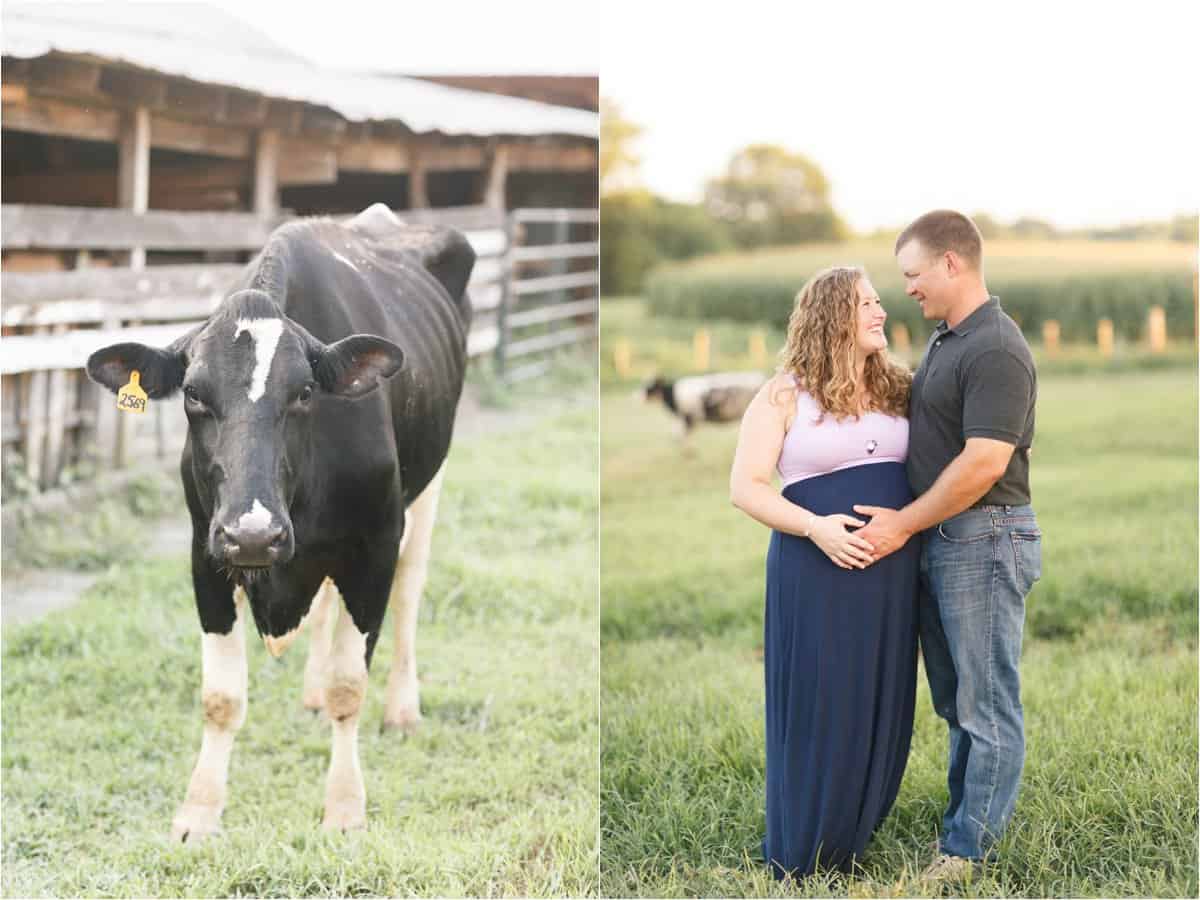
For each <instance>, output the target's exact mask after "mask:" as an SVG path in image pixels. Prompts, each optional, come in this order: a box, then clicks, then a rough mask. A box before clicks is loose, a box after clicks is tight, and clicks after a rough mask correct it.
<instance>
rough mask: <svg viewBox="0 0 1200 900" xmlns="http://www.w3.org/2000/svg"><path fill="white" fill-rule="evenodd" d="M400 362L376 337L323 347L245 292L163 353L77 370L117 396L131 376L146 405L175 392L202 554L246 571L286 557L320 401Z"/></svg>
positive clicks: (123, 356)
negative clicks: (184, 423)
mask: <svg viewBox="0 0 1200 900" xmlns="http://www.w3.org/2000/svg"><path fill="white" fill-rule="evenodd" d="M402 364H403V354H402V353H401V351H400V348H399V347H397V346H396V345H395V344H392V343H391V342H389V341H386V340H384V339H383V338H379V337H373V336H371V335H365V334H356V335H351V336H350V337H347V338H343V339H342V340H340V341H337V342H336V343H333V344H328V345H327V344H323V343H321V342H320V341H318V340H317V339H316V338H314V337H313V336H312V335H311V334H309V333H308V331H306V330H305V329H304V328H303V327H301V326H300V325H299V324H297V323H296V322H294V321H292V320H291V319H289V318H287V317H286V316H285V315H284V314H283V313H282V312H281V311H280V309H279V307H278V306H277V305H276V304H275V303H274V302H273V301H272V300H271V299H270V297H269V296H268V295H267V294H265V293H263V292H262V291H256V290H247V291H240V292H238V293H237V294H234V295H233V296H231V297H230V298H229V299H227V300H226V301H225V303H224V304H222V306H221V308H220V309H219V310H218V311H217V312H216V313H214V314H213V316H212V317H211V318H210V319H209V320H208V321H207V322H205V323H204V324H203V325H201V326H200V327H198V328H196V329H195V330H193V331H192V332H190V333H188V334H186V335H184V336H183V337H181V338H180V339H179V340H177V341H175V342H174V343H173V344H171V345H170V346H168V347H166V348H161V349H160V348H157V347H148V346H146V345H144V344H114V345H113V346H111V347H105V348H104V349H103V350H97V351H96V352H95V353H93V354H92V355H91V357H90V358H89V359H88V362H87V372H88V375H89V376H90V377H91V378H92V380H93V381H96V382H97V383H99V384H102V385H104V386H105V387H107V388H108V389H109V390H110V391H113V392H116V391H117V390H119V389H120V388H121V387H122V386H123V385H125V384H126V383H128V381H129V377H130V373H131V372H132V371H133V370H135V369H136V370H137V371H138V372H140V373H141V386H142V389H143V390H144V391H145V392H146V394H147V396H148V397H149V398H150V399H152V400H155V399H161V398H164V397H169V396H170V395H172V394H174V393H175V392H176V391H178V390H180V389H181V388H182V390H183V396H184V400H183V403H184V409H185V410H186V412H187V418H188V430H189V440H190V444H191V452H192V471H193V475H194V478H195V484H196V490H197V493H198V495H199V499H200V502H201V504H202V506H203V507H204V509H205V511H206V512H207V513H208V514H209V517H210V525H209V533H208V552H209V554H211V556H212V557H213V558H214V559H215V560H216V561H217V563H218V564H219V565H221V566H222V567H226V568H229V569H233V570H254V569H261V568H264V567H267V566H271V565H274V564H275V563H280V562H286V561H287V560H289V559H291V557H292V554H293V553H294V552H295V538H294V535H293V534H292V521H291V515H290V512H289V511H290V509H291V505H292V500H293V498H294V497H295V494H296V489H297V485H298V480H299V479H298V476H299V475H300V473H302V472H303V471H304V470H305V464H306V462H307V456H308V447H309V435H310V433H311V429H312V420H313V416H314V413H316V412H317V411H318V409H319V407H320V405H321V402H322V401H323V399H324V398H323V396H322V395H333V396H336V397H349V398H357V397H362V396H364V395H366V394H369V393H370V392H371V391H373V390H375V388H376V387H377V385H378V384H379V379H381V378H388V377H390V376H392V375H394V374H395V373H396V372H398V371H399V370H400V367H401V365H402Z"/></svg>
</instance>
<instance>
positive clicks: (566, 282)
mask: <svg viewBox="0 0 1200 900" xmlns="http://www.w3.org/2000/svg"><path fill="white" fill-rule="evenodd" d="M599 284H600V273H599V272H598V271H596V270H592V271H589V272H572V273H570V274H569V275H547V276H546V277H545V278H526V279H524V280H522V281H514V282H513V293H514V294H516V295H517V296H522V295H524V294H537V293H541V292H543V291H558V290H563V289H565V288H574V287H594V286H596V285H599Z"/></svg>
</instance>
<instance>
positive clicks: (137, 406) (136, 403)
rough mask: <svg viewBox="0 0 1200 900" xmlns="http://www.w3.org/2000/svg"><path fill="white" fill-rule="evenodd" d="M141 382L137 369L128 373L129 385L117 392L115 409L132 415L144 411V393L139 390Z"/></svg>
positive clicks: (140, 375)
mask: <svg viewBox="0 0 1200 900" xmlns="http://www.w3.org/2000/svg"><path fill="white" fill-rule="evenodd" d="M141 380H142V373H141V372H139V371H138V370H137V369H134V370H133V371H132V372H130V373H129V384H127V385H125V387H123V388H121V389H120V390H119V391H117V409H119V410H121V411H122V412H132V413H144V412H145V411H146V392H145V391H143V390H142V388H141V385H140V382H141Z"/></svg>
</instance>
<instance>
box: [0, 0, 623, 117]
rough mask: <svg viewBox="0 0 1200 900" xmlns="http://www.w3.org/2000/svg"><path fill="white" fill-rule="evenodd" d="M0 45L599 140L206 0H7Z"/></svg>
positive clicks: (352, 106)
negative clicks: (367, 65) (348, 67)
mask: <svg viewBox="0 0 1200 900" xmlns="http://www.w3.org/2000/svg"><path fill="white" fill-rule="evenodd" d="M2 15H3V33H2V35H0V50H2V52H3V54H4V55H5V56H13V57H18V58H30V57H37V56H42V55H44V54H46V53H49V52H51V51H54V50H57V51H59V52H61V53H76V54H90V55H92V56H97V57H102V58H104V59H108V60H112V61H114V62H120V63H125V64H128V65H132V66H138V67H140V68H144V69H150V70H153V71H155V72H159V73H162V74H164V75H174V76H178V77H182V78H189V79H192V80H193V81H200V82H205V83H208V84H218V85H222V86H225V87H231V88H240V89H242V90H246V91H253V92H255V93H259V94H264V95H266V96H268V97H273V98H277V99H281V100H297V101H302V102H305V103H312V104H316V105H320V106H327V107H329V108H330V109H332V110H334V111H335V112H337V113H338V114H340V115H341V116H343V117H345V118H346V119H348V120H350V121H353V122H363V121H368V120H376V121H384V120H395V121H400V122H403V123H404V124H405V125H406V126H408V127H409V128H410V129H412V130H413V131H415V132H418V133H422V132H434V131H436V132H441V133H443V134H449V135H475V136H489V135H501V134H506V135H530V136H532V135H549V134H562V135H573V136H579V137H588V138H598V137H599V132H600V122H599V116H597V115H596V114H595V113H591V112H587V111H586V110H578V109H570V108H567V107H562V106H551V105H549V104H545V103H537V102H535V101H532V100H522V99H518V98H514V97H501V96H497V95H495V94H486V93H482V92H479V91H468V90H462V89H460V88H450V87H444V86H442V85H438V84H432V83H430V82H427V81H420V80H418V79H414V78H402V77H390V76H380V75H364V74H355V73H346V72H340V71H336V70H332V69H326V68H322V67H320V66H318V65H317V64H315V63H312V62H309V61H308V60H305V59H303V58H302V57H300V56H297V55H296V54H293V53H291V52H290V51H288V50H286V49H284V48H282V47H280V46H278V45H277V44H275V43H274V42H272V41H271V40H270V39H269V38H267V37H266V36H265V35H263V34H262V33H261V32H258V31H256V30H255V29H254V28H252V27H251V26H249V25H247V24H246V23H244V22H242V21H241V20H239V19H235V18H233V17H231V16H229V15H228V14H227V13H225V12H224V11H222V10H220V9H218V8H216V7H212V6H208V5H207V4H204V3H136V4H135V3H128V2H125V3H119V2H106V3H94V4H93V3H55V2H48V3H28V2H13V0H6V2H5V3H4V6H3V13H2Z"/></svg>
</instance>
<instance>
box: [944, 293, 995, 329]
mask: <svg viewBox="0 0 1200 900" xmlns="http://www.w3.org/2000/svg"><path fill="white" fill-rule="evenodd" d="M999 308H1000V298H999V297H997V296H996V295H995V294H991V295H989V296H988V298H987V301H986V302H985V303H984V304H983V305H982V306H980V307H979V309H977V310H975V312H973V313H971V314H970V315H969V316H967V317H966V318H965V319H963V320H962V321H961V322H959V323H958V325H956V326H955V327H954V328H951V327H950V326H949V325H947V324H946V322H945V321H942V322H939V323H938V330H939V331H940V332H941V333H942V334H945V333H946V332H947V331H953V332H954V333H955V334H957V335H959V336H960V337H961V336H962V335H965V334H969V333H970V332H971V331H972V330H973V329H975V328H977V327H979V325H981V324H983V320H984V319H985V318H987V317H988V316H989V315H991V313H992V311H993V310H998V309H999Z"/></svg>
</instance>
